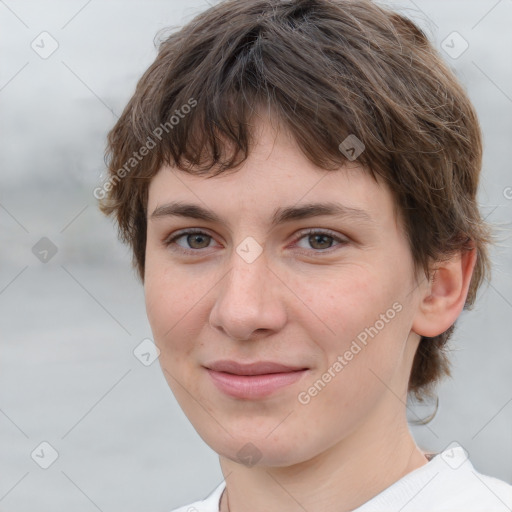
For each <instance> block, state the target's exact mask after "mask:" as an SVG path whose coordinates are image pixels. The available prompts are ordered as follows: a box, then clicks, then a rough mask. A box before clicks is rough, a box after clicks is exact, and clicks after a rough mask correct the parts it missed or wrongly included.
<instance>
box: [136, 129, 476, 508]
mask: <svg viewBox="0 0 512 512" xmlns="http://www.w3.org/2000/svg"><path fill="white" fill-rule="evenodd" d="M255 130H256V131H255V133H256V134H257V137H256V141H257V143H256V145H255V146H254V147H253V149H252V152H251V153H250V155H249V158H248V160H246V162H244V163H243V164H242V165H241V166H240V168H239V169H237V171H236V172H235V173H228V174H225V175H220V176H217V177H215V178H211V179H206V178H204V177H195V176H191V175H189V174H187V173H184V172H182V171H180V170H178V169H175V168H170V167H163V168H161V169H160V170H159V172H158V173H157V174H156V175H155V177H154V178H153V179H152V181H151V183H150V187H149V195H148V209H147V211H148V231H147V247H146V267H145V296H146V306H147V314H148V319H149V322H150V324H151V327H152V330H153V335H154V339H155V343H156V344H157V346H158V347H159V349H160V351H161V353H160V364H161V367H162V369H163V371H164V375H165V377H166V379H167V381H168V383H169V386H170V388H171V389H172V392H173V393H174V395H175V396H176V399H177V400H178V402H179V404H180V406H181V407H182V409H183V411H184V413H185V414H186V415H187V417H188V418H189V420H190V421H191V423H192V425H193V426H194V428H195V429H196V430H197V432H198V433H199V435H200V436H201V437H202V439H203V440H204V441H205V442H206V443H207V444H208V445H209V446H210V447H211V448H212V449H213V450H215V451H216V452H217V453H218V454H219V458H220V464H221V468H222V472H223V475H224V477H225V479H226V482H227V492H224V494H223V496H222V500H221V510H222V511H225V510H228V503H229V510H230V511H231V512H242V511H247V510H248V509H247V504H251V508H250V510H251V512H278V511H279V512H282V511H289V512H295V511H301V512H303V510H304V509H305V510H322V511H323V512H331V511H332V512H334V511H336V512H343V511H348V510H352V509H354V508H356V507H358V506H360V505H362V504H363V503H364V502H366V501H368V500H369V499H370V498H372V497H373V496H375V495H376V494H378V493H379V492H381V491H382V490H384V489H385V488H386V487H388V486H390V485H391V484H393V483H394V482H396V481H397V480H398V479H400V478H401V477H403V476H404V475H406V474H407V473H409V472H411V471H413V470H415V469H417V468H419V467H421V466H423V465H424V464H426V463H427V459H426V458H425V456H424V454H423V452H422V451H421V450H420V449H419V448H418V446H417V445H416V444H415V442H414V439H413V438H412V436H411V433H410V431H409V428H408V425H407V420H406V414H405V402H406V398H407V383H408V379H409V374H410V370H411V365H412V360H413V356H414V353H415V351H416V348H417V346H418V343H419V340H420V336H421V335H427V336H435V335H436V334H440V333H441V332H443V331H444V330H446V329H447V328H448V327H449V326H450V325H451V324H452V323H453V322H454V321H455V319H456V318H457V316H458V315H459V313H460V311H461V310H462V307H463V305H464V300H465V297H466V294H467V288H468V285H469V279H470V277H471V273H472V270H473V267H474V263H475V254H474V251H471V252H468V253H466V254H465V255H456V256H455V257H454V258H452V259H451V260H448V261H446V262H443V263H442V264H438V265H437V267H436V268H437V271H436V273H435V278H434V279H431V280H428V279H426V278H425V275H424V274H423V273H422V272H416V271H415V268H414V265H413V260H412V256H411V252H410V248H409V246H408V243H407V240H406V237H405V234H404V230H403V224H402V222H401V220H400V218H399V217H397V216H396V214H395V211H394V208H393V206H394V204H393V198H392V195H391V193H390V191H389V190H388V189H387V188H386V187H385V186H384V184H383V183H380V182H375V181H374V180H373V179H372V178H371V176H369V174H368V173H366V172H365V171H364V169H362V168H361V167H360V166H359V165H358V164H357V161H356V162H352V163H350V165H346V166H344V167H342V168H340V169H339V170H337V171H335V172H333V171H325V170H322V169H319V168H317V167H315V166H314V165H313V164H312V163H311V162H309V161H308V160H307V159H306V157H305V156H304V155H303V154H302V153H301V152H300V149H299V148H298V147H297V145H296V143H295V142H294V140H293V138H292V137H291V136H290V135H289V134H287V133H286V131H285V130H283V129H279V128H278V127H276V126H275V125H274V124H272V123H270V122H269V121H268V120H260V121H259V122H257V123H256V125H255ZM170 201H183V202H187V203H193V204H197V205H199V206H202V207H205V208H208V209H211V210H213V211H214V212H215V213H216V214H217V215H218V216H220V217H221V219H222V221H221V222H212V221H205V220H199V219H193V218H181V217H176V216H160V217H153V216H152V213H153V212H154V211H155V209H156V208H157V207H159V206H162V205H164V204H166V203H169V202H170ZM327 201H329V202H335V203H339V204H342V205H344V206H349V207H353V208H358V209H361V210H364V211H365V212H366V214H367V215H368V216H369V220H366V221H363V220H361V219H359V218H348V217H334V216H325V215H324V216H317V217H314V218H309V219H302V220H293V221H290V222H287V223H284V224H281V225H278V226H275V227H272V226H271V225H270V221H271V218H272V215H273V212H274V210H275V209H276V208H278V207H283V206H298V205H301V204H305V203H309V202H327ZM186 228H200V229H201V231H202V232H203V233H204V235H203V238H199V239H197V238H195V237H194V236H189V237H188V238H187V236H186V235H185V236H182V237H181V238H178V239H177V240H175V241H174V243H171V244H170V245H166V244H165V241H166V240H168V239H169V236H170V235H172V234H176V233H177V232H178V231H179V230H183V229H186ZM306 228H315V229H316V230H321V231H323V232H325V230H328V231H329V233H327V234H325V236H326V237H327V238H322V237H320V238H319V237H318V236H317V237H315V236H309V235H308V234H306V235H304V234H303V233H301V231H302V230H304V229H306ZM249 236H250V237H252V238H253V239H254V240H255V241H257V243H258V244H259V246H260V247H261V249H262V253H261V254H260V255H259V257H257V258H256V259H255V260H254V261H253V262H251V263H248V262H247V261H246V260H245V259H244V258H242V257H241V256H239V254H238V253H237V252H236V249H237V247H238V246H239V245H240V244H241V243H242V242H243V241H244V240H245V239H246V237H249ZM329 236H334V237H339V240H341V242H340V241H338V240H337V239H336V238H328V237H329ZM187 249H188V251H189V252H190V254H187V253H185V252H182V251H186V250H187ZM180 250H181V251H180ZM396 303H399V305H400V306H401V310H400V312H399V313H397V314H396V315H395V316H394V318H393V319H392V320H389V322H387V323H385V327H384V328H382V329H380V330H379V332H378V334H377V335H375V336H374V337H373V338H369V341H368V343H367V345H366V346H364V347H363V348H362V350H361V351H360V352H358V353H357V354H356V355H354V357H353V358H352V360H350V361H348V362H347V364H346V365H345V366H344V368H343V370H342V371H340V372H339V373H337V374H336V376H335V377H334V378H332V380H331V381H330V382H329V383H328V384H327V385H326V386H325V387H324V388H323V389H322V390H321V391H320V392H319V393H318V394H317V395H316V396H314V397H312V398H311V400H310V401H309V403H307V404H303V403H300V402H299V400H298V398H297V397H298V394H299V393H300V392H303V391H305V390H306V391H307V390H308V388H310V387H311V386H312V385H313V384H314V383H315V382H316V381H317V380H318V379H320V378H321V376H322V374H324V373H325V372H327V371H328V369H329V368H332V366H333V363H334V362H335V361H336V360H337V358H338V356H339V355H343V354H344V353H345V352H346V351H347V350H348V349H349V348H350V346H351V343H352V341H353V340H354V339H356V337H357V335H358V334H360V333H361V332H362V331H364V329H365V328H367V327H370V326H373V325H375V323H376V321H377V320H379V318H381V317H380V315H382V314H386V311H388V310H389V309H390V308H392V305H393V304H396ZM218 359H234V360H238V361H247V362H249V361H255V360H271V361H276V362H280V363H283V364H287V365H291V366H300V367H307V368H309V370H308V372H306V374H305V375H304V376H303V377H302V378H301V380H299V381H298V382H296V383H294V384H291V385H290V386H287V387H285V388H282V389H281V390H279V391H277V392H276V393H274V394H273V395H271V396H270V397H267V398H264V399H258V400H243V399H236V398H233V397H230V396H227V395H225V394H224V393H222V392H221V391H220V390H219V389H217V387H216V386H215V385H214V384H213V382H212V379H211V378H210V376H209V374H208V373H207V371H206V369H205V368H204V367H203V365H204V364H206V363H207V362H211V361H214V360H218ZM247 443H252V445H254V446H255V447H256V448H255V449H254V448H251V449H253V450H254V451H253V455H254V460H256V459H258V460H257V462H256V464H254V465H251V464H252V463H251V464H249V465H248V464H244V463H243V462H241V460H240V458H239V456H238V455H237V453H238V451H239V450H240V449H241V448H242V447H244V445H246V444H247ZM246 449H247V448H246Z"/></svg>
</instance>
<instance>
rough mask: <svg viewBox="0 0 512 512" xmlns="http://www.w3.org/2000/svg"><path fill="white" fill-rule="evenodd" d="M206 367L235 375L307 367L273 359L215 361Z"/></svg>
mask: <svg viewBox="0 0 512 512" xmlns="http://www.w3.org/2000/svg"><path fill="white" fill-rule="evenodd" d="M205 367H206V368H209V369H210V370H214V371H216V372H225V373H232V374H234V375H265V374H268V373H288V372H296V371H298V370H305V369H306V368H304V367H300V366H287V365H284V364H280V363H274V362H273V361H257V362H255V363H246V364H244V363H238V362H236V361H229V360H223V361H214V362H213V363H210V364H207V365H205Z"/></svg>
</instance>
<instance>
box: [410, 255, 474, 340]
mask: <svg viewBox="0 0 512 512" xmlns="http://www.w3.org/2000/svg"><path fill="white" fill-rule="evenodd" d="M476 257H477V256H476V249H475V248H474V247H473V248H471V249H470V250H464V251H461V252H458V253H457V254H455V255H454V256H453V257H451V258H450V259H449V260H446V261H440V262H437V264H436V265H435V267H434V274H433V276H432V278H431V280H430V282H429V283H428V285H427V286H425V287H424V288H423V291H422V294H421V299H420V304H419V307H418V311H417V313H416V316H415V318H414V322H413V325H412V331H413V332H415V333H416V334H419V335H420V336H427V337H429V338H432V337H434V336H438V335H439V334H442V333H443V332H445V331H446V330H447V329H449V328H450V327H451V326H452V325H453V324H454V323H455V320H457V318H458V316H459V315H460V313H461V312H462V309H463V308H464V303H465V302H466V297H467V295H468V290H469V284H470V282H471V276H472V275H473V269H474V268H475V263H476Z"/></svg>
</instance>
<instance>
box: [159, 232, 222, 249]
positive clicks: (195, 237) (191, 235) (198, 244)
mask: <svg viewBox="0 0 512 512" xmlns="http://www.w3.org/2000/svg"><path fill="white" fill-rule="evenodd" d="M180 239H183V240H185V242H184V243H183V242H180V243H178V240H180ZM211 241H212V237H211V236H210V235H208V234H207V233H204V232H203V231H181V232H180V233H177V234H175V235H173V236H171V237H169V238H167V239H166V240H164V245H165V246H166V247H170V248H171V249H173V250H176V251H182V252H188V253H191V252H198V251H200V250H201V249H206V248H207V247H209V245H210V242H211Z"/></svg>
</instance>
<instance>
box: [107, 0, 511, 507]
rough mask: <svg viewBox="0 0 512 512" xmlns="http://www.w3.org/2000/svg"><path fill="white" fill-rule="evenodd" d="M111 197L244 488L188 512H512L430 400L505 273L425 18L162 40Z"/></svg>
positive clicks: (502, 490)
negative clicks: (419, 425)
mask: <svg viewBox="0 0 512 512" xmlns="http://www.w3.org/2000/svg"><path fill="white" fill-rule="evenodd" d="M108 142H109V146H108V154H109V169H110V177H109V180H108V182H107V183H106V184H105V186H104V187H103V188H102V191H103V192H102V194H99V196H100V197H101V198H102V204H101V207H102V210H103V211H104V212H105V213H106V214H113V215H114V216H115V218H116V220H117V222H118V224H119V229H120V235H121V237H122V238H123V240H124V241H126V242H128V243H129V244H130V245H131V247H132V249H133V254H134V263H135V265H136V267H137V269H138V271H139V275H140V277H141V279H142V281H143V283H144V287H145V294H146V304H147V314H148V318H149V321H150V324H151V327H152V330H153V334H154V339H155V342H156V344H157V345H158V347H159V349H160V364H161V367H162V370H163V372H164V374H165V377H166V379H167V381H168V383H169V386H170V387H171V389H172V391H173V393H174V394H175V396H176V398H177V400H178V401H179V403H180V405H181V407H182V408H183V410H184V412H185V414H186V415H187V417H188V418H189V419H190V421H191V423H192V425H193V426H194V427H195V428H196V430H197V432H198V433H199V435H200V436H201V437H202V438H203V439H204V441H205V442H206V443H207V444H208V445H209V446H210V447H211V448H212V449H213V450H215V451H216V452H217V453H218V454H219V458H220V464H221V468H222V472H223V475H224V478H225V481H223V482H222V483H221V484H220V485H219V486H218V487H217V489H216V490H214V492H213V493H212V494H211V495H210V496H209V497H207V498H206V499H205V500H203V501H198V502H195V503H193V504H191V505H188V506H185V507H182V508H180V509H178V510H179V511H180V512H185V511H188V512H192V511H204V512H206V511H208V512H219V511H220V512H283V511H286V512H295V511H311V512H312V511H322V512H347V511H358V512H363V511H364V512H370V511H379V512H384V511H386V512H390V511H394V512H398V511H403V512H411V511H416V512H420V511H424V512H426V511H428V512H439V511H450V512H455V511H464V512H469V511H482V512H483V511H485V512H489V511H501V510H502V511H506V510H512V487H511V486H510V485H508V484H506V483H505V482H502V481H500V480H497V479H495V478H492V477H489V476H486V475H482V474H480V473H478V472H477V471H475V469H474V468H473V466H472V464H471V462H470V461H469V460H468V459H467V457H466V453H465V451H464V450H463V448H462V447H460V446H449V447H447V449H446V450H444V451H443V452H442V453H439V454H428V453H425V452H423V451H422V450H421V449H420V448H419V447H418V446H417V445H416V443H415V441H414V439H413V437H412V435H411V432H410V430H409V428H408V424H407V419H406V414H405V413H406V406H405V404H406V400H407V395H408V393H412V394H415V395H416V396H417V397H419V398H421V397H422V396H425V395H428V394H429V393H430V392H431V391H432V387H433V385H434V384H435V383H436V382H437V381H438V380H439V379H440V378H441V377H442V376H443V375H446V374H448V373H449V365H448V361H447V359H446V355H445V353H444V351H443V348H444V346H445V344H446V342H447V340H448V338H449V336H450V334H451V333H452V331H453V328H454V324H455V321H456V320H457V318H458V316H459V315H460V313H461V311H462V310H463V308H464V307H469V306H471V305H472V304H473V302H474V300H475V296H476V292H477V289H478V288H479V286H480V284H481V283H482V281H483V279H484V278H485V277H486V275H487V272H488V266H489V264H488V257H487V249H486V247H487V244H488V243H489V241H490V234H489V228H488V227H487V226H486V224H485V223H484V222H483V220H482V218H481V216H480V213H479V210H478V206H477V202H476V194H477V186H478V180H479V174H480V169H481V157H482V144H481V134H480V130H479V125H478V121H477V118H476V114H475V111H474V109H473V107H472V105H471V103H470V101H469V99H468V97H467V95H466V93H465V91H464V90H463V88H462V87H461V86H460V84H459V83H458V82H457V80H456V78H455V77H454V75H453V74H452V72H451V71H450V70H449V68H448V67H447V66H446V65H445V64H444V63H443V62H442V60H441V58H440V56H439V55H438V53H437V52H436V51H435V50H434V49H433V48H432V46H431V44H430V43H429V42H428V40H427V38H426V37H425V35H424V34H423V33H422V31H421V30H420V29H419V28H418V27H416V26H415V25H414V24H413V23H412V22H411V21H409V20H408V19H406V18H404V17H402V16H400V15H398V14H395V13H393V12H391V11H388V10H386V9H384V8H382V7H379V6H377V5H376V4H374V3H373V2H370V1H367V0H331V1H330V0H292V1H278V0H231V1H224V2H221V3H219V4H217V5H215V6H214V7H212V8H211V9H208V10H207V11H206V12H204V13H202V14H201V15H199V16H198V17H196V18H195V19H194V20H193V21H192V22H190V23H189V24H188V25H187V26H185V27H184V28H183V29H182V30H180V31H179V32H176V33H174V34H172V35H171V36H170V37H169V38H168V39H167V40H166V41H164V42H163V43H162V45H161V47H160V51H159V55H158V57H157V59H156V60H155V62H154V63H153V64H152V65H151V66H150V68H149V69H148V70H147V71H146V73H145V74H144V76H143V77H142V78H141V80H140V82H139V84H138V86H137V89H136V91H135V94H134V95H133V97H132V98H131V100H130V101H129V103H128V105H127V107H126V109H125V111H124V113H123V115H122V116H121V118H120V119H119V121H118V122H117V124H116V125H115V127H114V128H113V130H112V131H111V133H110V134H109V139H108Z"/></svg>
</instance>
